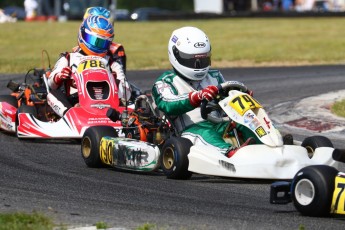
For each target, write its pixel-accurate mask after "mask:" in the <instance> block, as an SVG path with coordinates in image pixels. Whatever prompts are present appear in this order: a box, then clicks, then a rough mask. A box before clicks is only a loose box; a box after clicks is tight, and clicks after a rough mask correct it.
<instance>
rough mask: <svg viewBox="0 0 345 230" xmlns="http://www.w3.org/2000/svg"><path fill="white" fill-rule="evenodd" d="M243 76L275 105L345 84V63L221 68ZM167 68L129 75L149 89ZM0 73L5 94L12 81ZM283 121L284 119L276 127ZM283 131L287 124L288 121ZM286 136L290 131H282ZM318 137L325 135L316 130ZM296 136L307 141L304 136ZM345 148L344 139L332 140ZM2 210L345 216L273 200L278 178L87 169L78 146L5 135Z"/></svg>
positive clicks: (294, 224)
mask: <svg viewBox="0 0 345 230" xmlns="http://www.w3.org/2000/svg"><path fill="white" fill-rule="evenodd" d="M221 71H222V73H223V75H224V76H225V78H226V79H227V80H239V81H242V82H243V83H245V84H246V85H247V86H248V87H249V88H251V89H252V90H253V91H254V96H255V97H256V98H257V99H258V101H260V102H261V103H262V104H263V106H264V107H266V108H267V109H268V110H269V107H270V106H274V105H277V104H280V103H284V102H298V101H300V100H301V99H303V98H306V97H310V96H315V95H319V94H323V93H327V92H331V91H337V90H341V89H344V88H345V78H344V73H345V66H342V65H339V66H313V67H280V68H232V69H222V70H221ZM160 73H162V71H159V70H157V71H156V70H155V71H129V72H128V74H127V75H128V78H129V80H130V81H131V82H133V83H135V84H136V85H137V86H139V87H140V88H142V89H149V88H150V86H151V85H152V83H153V81H154V79H155V78H157V77H158V76H159V74H160ZM21 77H23V75H1V74H0V93H1V94H8V93H9V92H10V91H9V90H7V89H6V84H7V82H8V80H9V79H13V78H15V79H20V78H21ZM278 125H279V124H278ZM282 128H284V126H282ZM282 132H283V133H284V130H282ZM315 134H318V135H319V134H322V133H320V132H316V133H315ZM295 137H296V138H303V133H302V134H301V133H299V134H298V135H297V136H295ZM332 141H333V144H334V145H335V147H338V148H345V141H344V138H342V137H341V136H339V137H337V138H334V139H332ZM0 146H1V148H0V212H2V213H4V212H12V211H26V212H31V211H39V212H42V213H44V214H46V215H48V216H50V217H52V218H53V219H54V221H55V223H57V224H67V225H69V226H88V225H93V224H95V223H97V222H100V221H103V222H106V223H107V224H108V226H110V227H114V228H124V229H135V228H136V227H138V226H142V225H143V224H145V223H151V224H155V225H156V226H157V227H158V229H299V228H300V227H301V226H303V227H304V228H305V229H320V230H321V229H322V230H324V229H343V228H344V226H345V223H344V219H341V218H311V217H304V216H301V215H300V214H299V213H298V212H297V211H296V210H295V209H294V207H293V205H292V204H288V205H283V206H280V205H272V204H270V203H269V189H270V184H271V182H272V181H266V180H260V181H254V180H238V179H237V180H236V179H226V178H218V177H209V176H203V175H193V177H192V178H191V180H187V181H176V180H168V179H166V178H165V177H164V176H163V175H161V174H159V173H156V174H138V173H128V172H124V171H119V170H114V169H110V168H103V169H91V168H87V167H86V165H85V163H84V162H83V160H82V157H81V154H80V145H79V144H78V143H69V142H64V141H60V142H57V141H19V140H17V138H16V137H14V136H10V135H7V134H4V133H1V134H0Z"/></svg>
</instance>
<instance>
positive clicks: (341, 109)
mask: <svg viewBox="0 0 345 230" xmlns="http://www.w3.org/2000/svg"><path fill="white" fill-rule="evenodd" d="M331 111H332V113H334V114H335V115H337V116H340V117H345V100H342V101H338V102H335V103H334V104H333V105H332V107H331Z"/></svg>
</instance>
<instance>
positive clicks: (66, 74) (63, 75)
mask: <svg viewBox="0 0 345 230" xmlns="http://www.w3.org/2000/svg"><path fill="white" fill-rule="evenodd" d="M71 74H72V69H71V67H69V66H67V67H64V68H63V69H62V70H61V72H60V73H57V74H56V75H55V77H54V82H55V83H56V84H57V85H59V86H60V85H61V84H62V82H63V81H65V80H68V79H70V78H71Z"/></svg>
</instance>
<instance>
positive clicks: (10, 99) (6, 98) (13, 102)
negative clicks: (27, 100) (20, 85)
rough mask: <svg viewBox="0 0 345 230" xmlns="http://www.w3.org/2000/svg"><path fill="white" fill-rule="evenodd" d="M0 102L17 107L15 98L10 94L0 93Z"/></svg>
mask: <svg viewBox="0 0 345 230" xmlns="http://www.w3.org/2000/svg"><path fill="white" fill-rule="evenodd" d="M0 102H7V103H8V104H10V105H12V106H14V107H16V108H18V101H17V98H16V97H14V96H11V95H0Z"/></svg>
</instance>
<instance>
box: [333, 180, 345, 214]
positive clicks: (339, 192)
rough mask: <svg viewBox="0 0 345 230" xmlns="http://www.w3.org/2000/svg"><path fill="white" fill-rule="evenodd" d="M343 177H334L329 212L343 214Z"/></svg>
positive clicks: (344, 182)
mask: <svg viewBox="0 0 345 230" xmlns="http://www.w3.org/2000/svg"><path fill="white" fill-rule="evenodd" d="M344 190H345V178H344V177H341V176H337V177H335V189H334V192H333V199H332V206H331V213H335V214H345V192H344Z"/></svg>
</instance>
